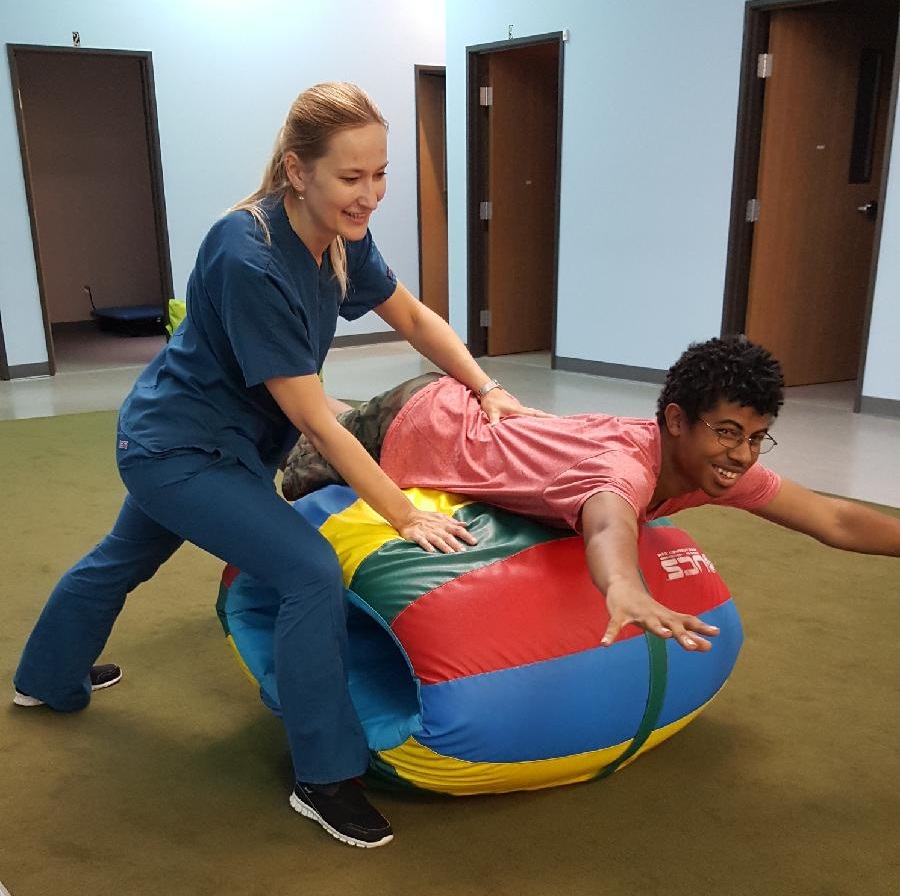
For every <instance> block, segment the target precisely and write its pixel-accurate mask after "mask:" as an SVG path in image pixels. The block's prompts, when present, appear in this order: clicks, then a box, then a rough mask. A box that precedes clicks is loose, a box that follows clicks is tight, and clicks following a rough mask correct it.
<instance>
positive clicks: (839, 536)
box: [755, 479, 899, 557]
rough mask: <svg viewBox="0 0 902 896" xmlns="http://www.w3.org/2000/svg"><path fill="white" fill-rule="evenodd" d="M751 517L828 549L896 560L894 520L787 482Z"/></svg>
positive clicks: (869, 509) (859, 505) (894, 518)
mask: <svg viewBox="0 0 902 896" xmlns="http://www.w3.org/2000/svg"><path fill="white" fill-rule="evenodd" d="M755 513H756V514H757V515H758V516H760V517H763V518H764V519H766V520H770V521H771V522H772V523H779V524H780V525H781V526H785V527H786V528H787V529H794V530H795V531H796V532H803V533H804V534H805V535H810V536H811V537H812V538H816V539H817V540H818V541H821V542H823V543H824V544H826V545H830V547H834V548H840V549H841V550H844V551H858V552H859V553H861V554H885V555H887V556H890V557H898V556H899V518H898V517H893V516H889V514H886V513H881V512H880V511H879V510H874V509H873V508H871V507H865V506H864V505H862V504H856V503H855V502H854V501H846V500H845V499H843V498H831V497H827V496H826V495H820V494H818V493H817V492H813V491H811V490H810V489H807V488H805V487H804V486H801V485H799V484H798V483H797V482H793V481H792V480H790V479H784V480H783V482H782V484H781V486H780V490H779V491H778V492H777V494H776V495H775V496H774V498H773V499H772V500H771V501H769V502H768V503H767V504H765V505H764V507H762V508H760V509H758V510H756V511H755Z"/></svg>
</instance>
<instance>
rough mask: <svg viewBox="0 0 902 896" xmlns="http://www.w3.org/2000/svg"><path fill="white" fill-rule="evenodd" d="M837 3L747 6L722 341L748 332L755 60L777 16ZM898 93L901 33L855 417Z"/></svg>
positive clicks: (757, 145) (758, 93)
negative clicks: (780, 12)
mask: <svg viewBox="0 0 902 896" xmlns="http://www.w3.org/2000/svg"><path fill="white" fill-rule="evenodd" d="M835 2H836V0H747V2H746V4H745V19H744V23H743V38H742V55H741V61H740V66H741V68H740V75H739V107H738V112H737V116H736V149H735V155H734V163H733V184H732V196H731V199H730V224H729V235H728V237H727V264H726V273H725V278H724V299H723V312H722V317H721V325H720V332H721V336H722V337H723V336H729V335H732V334H735V333H743V332H745V318H746V311H747V308H748V288H749V275H750V273H751V269H752V238H753V236H754V225H753V224H751V223H749V222H748V221H746V219H745V216H746V204H747V202H748V201H749V200H750V199H753V198H755V195H756V193H757V187H758V166H759V162H760V154H761V133H762V122H763V118H764V90H765V87H766V79H764V78H759V77H757V74H756V65H755V60H756V59H757V57H758V54H759V53H765V52H767V46H768V37H769V33H770V14H771V13H772V12H775V11H777V10H782V9H792V8H802V7H815V6H826V5H827V4H831V3H835ZM898 93H899V32H898V29H897V30H896V52H895V60H894V63H893V75H892V84H891V86H890V99H889V106H888V108H887V128H886V140H885V145H884V153H883V166H882V170H881V172H880V173H879V181H878V203H879V205H878V209H877V220H876V221H875V223H874V226H875V236H874V247H873V251H872V253H871V270H870V275H869V277H868V286H867V293H866V295H865V313H864V326H863V330H862V335H861V340H862V341H861V348H860V351H859V359H858V380H857V383H856V386H855V403H854V406H853V410H854V412H855V413H859V412H860V411H861V400H862V391H863V389H864V368H865V362H866V360H867V348H868V340H869V336H870V326H871V315H872V311H873V305H874V284H875V281H876V275H877V262H878V260H879V257H880V237H881V235H882V232H883V213H884V208H885V206H886V188H887V182H888V180H889V165H890V149H891V147H892V139H893V128H892V126H891V125H892V123H893V118H894V115H895V111H896V104H897V99H898Z"/></svg>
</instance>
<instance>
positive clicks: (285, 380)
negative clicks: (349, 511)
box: [266, 374, 476, 553]
mask: <svg viewBox="0 0 902 896" xmlns="http://www.w3.org/2000/svg"><path fill="white" fill-rule="evenodd" d="M266 388H267V389H269V391H270V394H271V395H272V397H273V398H274V399H275V400H276V403H277V404H278V405H279V407H280V408H281V409H282V411H283V412H284V413H285V416H286V417H288V419H289V420H290V421H291V422H292V423H293V424H294V425H295V426H296V427H297V428H298V429H299V430H300V431H301V432H302V433H304V435H305V436H307V438H308V439H309V440H310V442H311V443H312V444H313V446H314V447H315V448H316V450H317V451H319V452H320V454H322V455H323V457H325V458H326V460H328V461H329V463H331V464H332V466H333V467H335V469H336V470H338V472H339V473H341V475H342V478H343V479H344V480H345V482H347V483H348V485H350V486H351V488H353V489H354V491H355V492H356V493H357V494H358V495H359V496H360V497H361V498H363V500H364V501H366V502H367V504H369V505H370V506H371V507H372V508H373V510H375V511H376V513H378V514H379V515H380V516H382V517H383V518H384V519H385V520H386V521H387V522H388V523H389V524H390V525H391V526H393V527H394V528H395V529H396V530H397V531H398V532H399V533H400V534H401V535H402V536H403V537H404V538H406V539H407V540H408V541H413V542H415V543H416V544H418V545H420V547H422V548H423V549H424V550H427V551H433V550H435V549H436V548H437V549H438V550H440V551H443V552H445V553H450V552H452V551H459V550H461V549H462V547H463V546H462V545H461V543H460V542H461V541H463V542H465V543H466V544H476V539H475V538H474V537H473V536H472V535H471V534H470V533H469V532H468V531H467V528H466V526H465V525H464V524H463V523H461V522H459V521H458V520H455V519H453V518H452V517H449V516H446V515H445V514H443V513H433V512H430V511H424V510H418V509H417V508H416V507H414V505H413V504H412V503H411V502H410V501H409V500H408V498H407V496H406V495H405V494H404V493H403V492H402V491H401V489H399V488H398V486H397V485H395V484H394V482H392V481H391V479H389V478H388V476H386V475H385V473H383V472H382V470H381V469H380V468H379V465H378V464H377V463H376V462H375V461H374V460H373V459H372V457H370V455H369V454H368V453H367V451H366V449H365V448H364V447H363V446H362V445H361V444H360V442H358V441H357V439H355V438H354V436H352V435H351V434H350V433H349V432H348V431H347V430H346V429H345V428H344V427H343V426H341V424H339V423H338V421H337V420H336V419H335V415H334V414H333V413H332V410H331V408H330V406H329V403H328V402H327V400H326V395H325V393H324V392H323V388H322V384H321V383H320V380H319V377H317V376H316V375H315V374H311V375H310V376H292V377H275V378H274V379H270V380H267V381H266ZM458 539H459V540H458Z"/></svg>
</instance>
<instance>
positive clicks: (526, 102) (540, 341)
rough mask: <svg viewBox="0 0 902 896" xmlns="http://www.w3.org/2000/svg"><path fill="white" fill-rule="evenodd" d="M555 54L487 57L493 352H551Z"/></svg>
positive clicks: (549, 49) (531, 51)
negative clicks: (489, 89)
mask: <svg viewBox="0 0 902 896" xmlns="http://www.w3.org/2000/svg"><path fill="white" fill-rule="evenodd" d="M558 53H559V44H558V43H549V44H537V45H535V46H531V47H523V48H522V49H516V50H509V51H503V52H498V53H492V54H491V55H490V56H489V57H488V80H489V86H490V87H491V88H492V105H491V108H490V109H489V128H488V200H489V201H490V202H491V218H490V220H489V222H488V235H487V246H486V285H487V288H486V293H487V295H486V297H487V300H488V302H487V304H488V310H489V313H490V320H491V323H490V325H489V328H488V342H487V350H488V354H489V355H507V354H513V353H515V352H528V351H543V350H548V349H550V348H551V333H552V309H553V305H554V289H555V283H554V258H555V246H554V241H555V239H556V236H555V234H556V222H555V207H556V191H557V128H558V108H557V105H558Z"/></svg>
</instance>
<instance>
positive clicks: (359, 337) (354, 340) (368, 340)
mask: <svg viewBox="0 0 902 896" xmlns="http://www.w3.org/2000/svg"><path fill="white" fill-rule="evenodd" d="M403 341H404V337H403V336H402V335H401V334H400V333H396V332H395V331H394V330H385V331H380V332H378V333H355V334H353V335H351V336H336V337H335V338H334V339H333V340H332V346H331V347H332V348H348V347H349V346H354V345H377V344H379V343H381V342H403Z"/></svg>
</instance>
